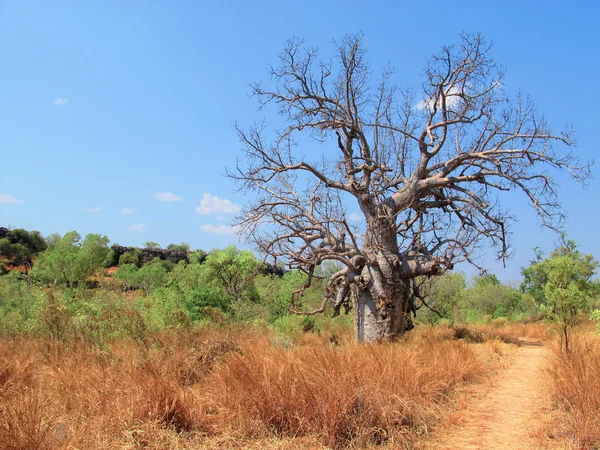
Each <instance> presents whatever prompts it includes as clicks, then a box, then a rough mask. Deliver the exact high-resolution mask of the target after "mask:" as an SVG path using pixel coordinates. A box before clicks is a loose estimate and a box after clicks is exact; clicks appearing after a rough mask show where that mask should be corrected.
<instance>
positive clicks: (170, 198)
mask: <svg viewBox="0 0 600 450" xmlns="http://www.w3.org/2000/svg"><path fill="white" fill-rule="evenodd" d="M153 197H154V198H155V199H156V200H158V201H159V202H182V201H183V197H179V196H178V195H175V194H173V193H172V192H157V193H156V194H154V196H153Z"/></svg>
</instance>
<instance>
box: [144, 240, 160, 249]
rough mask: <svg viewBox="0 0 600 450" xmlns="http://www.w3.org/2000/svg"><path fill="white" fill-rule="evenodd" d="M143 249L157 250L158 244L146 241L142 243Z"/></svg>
mask: <svg viewBox="0 0 600 450" xmlns="http://www.w3.org/2000/svg"><path fill="white" fill-rule="evenodd" d="M144 248H150V249H159V248H160V244H159V243H158V242H154V241H148V242H145V243H144Z"/></svg>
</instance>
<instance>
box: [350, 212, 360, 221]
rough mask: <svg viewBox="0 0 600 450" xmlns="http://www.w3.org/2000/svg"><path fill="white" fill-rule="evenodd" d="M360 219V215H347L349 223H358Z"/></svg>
mask: <svg viewBox="0 0 600 450" xmlns="http://www.w3.org/2000/svg"><path fill="white" fill-rule="evenodd" d="M361 219H362V216H361V215H360V214H356V213H350V214H348V220H349V221H350V222H358V221H359V220H361Z"/></svg>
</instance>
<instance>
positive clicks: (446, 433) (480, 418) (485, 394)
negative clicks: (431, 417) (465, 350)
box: [423, 342, 564, 450]
mask: <svg viewBox="0 0 600 450" xmlns="http://www.w3.org/2000/svg"><path fill="white" fill-rule="evenodd" d="M549 356H550V354H549V351H548V350H547V349H546V348H545V347H543V346H542V345H540V343H537V342H524V345H523V346H521V347H519V348H518V349H517V350H516V351H515V352H514V354H513V355H512V358H511V362H510V363H509V365H508V367H507V368H505V369H503V370H502V371H500V372H499V373H498V374H497V375H495V376H494V378H493V379H492V380H490V383H485V384H483V385H478V386H476V387H474V388H473V391H472V392H470V395H469V398H466V397H465V399H464V401H463V403H462V409H460V410H459V411H456V412H453V413H452V414H450V415H449V416H448V418H447V419H446V421H445V422H444V423H442V424H441V425H440V427H439V428H438V429H437V430H436V431H435V433H434V435H433V436H432V439H431V440H428V442H426V443H424V446H423V448H426V449H436V450H450V449H452V450H459V449H460V450H462V449H465V450H470V449H486V450H491V449H515V450H516V449H523V450H524V449H542V448H546V449H547V448H564V447H562V446H561V445H560V444H559V443H557V442H554V441H553V439H552V432H551V431H550V430H549V426H550V425H549V424H550V423H551V421H552V418H551V417H552V415H553V411H552V398H551V389H550V388H549V386H548V385H547V379H546V376H545V370H546V368H547V366H548V365H549Z"/></svg>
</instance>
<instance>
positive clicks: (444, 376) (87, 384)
mask: <svg viewBox="0 0 600 450" xmlns="http://www.w3.org/2000/svg"><path fill="white" fill-rule="evenodd" d="M447 333H448V331H447V330H442V331H440V330H429V331H427V330H425V329H424V330H419V331H418V332H416V333H414V334H413V336H412V337H410V338H408V339H406V340H405V341H403V342H400V343H396V344H385V345H357V344H354V343H353V342H352V341H351V339H350V336H342V337H341V338H340V339H338V340H337V342H339V343H340V345H332V344H331V343H330V340H329V338H328V337H327V336H316V335H310V334H307V335H304V336H303V337H302V338H300V339H299V340H298V341H297V342H296V343H294V344H293V345H292V346H291V347H290V348H281V347H278V346H277V345H274V344H273V342H274V341H273V339H272V338H271V337H270V336H269V335H268V334H267V333H264V332H261V333H257V332H253V331H249V330H246V329H244V328H237V329H224V330H208V331H203V332H198V333H191V332H180V333H173V334H165V335H163V336H158V337H157V338H156V339H155V340H154V342H155V343H154V344H153V346H152V347H151V348H150V350H146V349H145V348H144V347H143V346H140V345H137V344H136V343H134V342H121V343H113V344H112V347H111V349H110V350H101V349H98V348H97V347H93V346H89V345H84V344H83V343H80V342H77V341H73V342H68V343H57V342H48V341H42V340H33V339H27V340H12V341H9V340H4V341H0V442H2V443H3V445H4V447H3V448H8V449H66V448H90V449H113V448H119V449H130V448H131V449H135V448H161V449H178V448H247V449H251V448H261V449H266V448H299V449H302V448H307V449H308V448H370V447H375V446H385V447H387V448H403V447H409V446H411V445H412V442H414V441H415V440H418V439H421V438H422V437H423V436H426V435H427V434H428V433H429V431H430V430H431V428H432V427H433V426H434V425H435V424H436V423H437V422H438V421H439V420H440V418H441V417H442V416H443V413H444V408H445V407H446V406H447V405H448V404H449V403H448V401H447V400H448V399H449V398H450V396H451V394H452V393H453V391H454V389H455V388H456V387H457V386H459V385H464V384H465V383H468V382H471V381H475V380H478V379H480V378H481V377H482V376H483V375H485V374H486V373H487V372H488V371H489V370H490V369H491V368H493V367H495V366H494V364H490V361H491V362H492V363H494V361H497V358H498V354H499V353H501V352H502V345H500V344H498V343H491V344H483V346H481V345H479V344H470V343H468V342H467V341H465V340H451V339H447V338H446V337H444V336H446V334H447ZM495 358H496V359H495Z"/></svg>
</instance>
